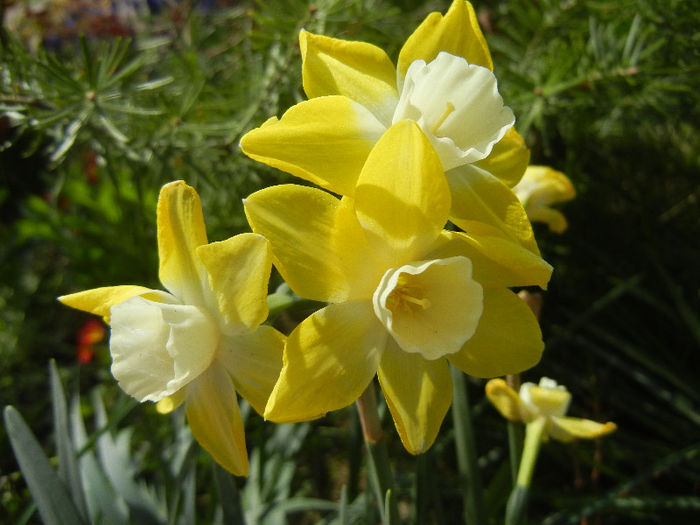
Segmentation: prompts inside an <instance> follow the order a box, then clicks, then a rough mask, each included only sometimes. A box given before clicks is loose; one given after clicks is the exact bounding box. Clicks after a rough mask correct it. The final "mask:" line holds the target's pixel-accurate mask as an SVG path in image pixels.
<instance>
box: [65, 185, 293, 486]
mask: <svg viewBox="0 0 700 525" xmlns="http://www.w3.org/2000/svg"><path fill="white" fill-rule="evenodd" d="M158 255H159V258H160V269H159V277H160V280H161V282H162V283H163V285H164V286H165V288H166V290H167V292H166V291H162V290H151V289H148V288H143V287H141V286H129V285H127V286H109V287H104V288H95V289H93V290H86V291H84V292H79V293H75V294H71V295H64V296H63V297H59V300H60V301H61V302H62V303H64V304H66V305H68V306H71V307H73V308H77V309H79V310H84V311H87V312H91V313H93V314H96V315H101V316H103V317H104V318H105V321H107V322H108V323H109V324H110V325H111V336H110V342H109V346H110V352H111V354H112V374H113V375H114V377H115V378H116V379H117V381H118V382H119V386H121V388H122V389H123V390H124V391H125V392H126V393H128V394H130V395H132V396H133V397H135V398H136V399H138V400H139V401H156V402H159V405H158V408H159V410H160V411H168V410H172V409H173V408H175V407H177V406H178V405H179V404H180V403H182V402H183V401H184V402H185V410H186V414H187V420H188V422H189V425H190V428H191V429H192V433H193V434H194V437H195V438H196V439H197V441H199V443H200V444H201V445H202V446H203V447H204V448H205V449H206V450H207V451H208V452H209V453H210V454H211V455H212V456H213V457H214V459H216V461H217V462H219V463H220V464H221V465H222V466H223V467H225V468H226V469H227V470H229V471H230V472H232V473H233V474H237V475H247V474H248V455H247V452H246V447H245V438H244V431H243V420H242V418H241V414H240V412H239V409H238V401H237V398H236V392H238V393H240V394H241V395H242V396H243V397H244V398H245V399H246V400H247V401H248V402H249V403H250V404H251V405H252V406H253V408H255V409H256V410H257V411H258V412H260V413H262V411H263V409H264V407H265V403H266V402H267V399H268V396H269V394H270V391H271V390H272V386H273V385H274V383H275V381H276V379H277V376H278V375H279V371H280V368H281V367H282V348H283V347H284V336H283V335H282V334H280V333H279V332H277V331H276V330H274V329H273V328H271V327H269V326H264V325H261V323H262V322H263V321H265V319H266V318H267V313H268V311H267V303H266V301H265V299H266V296H267V286H268V279H269V276H270V270H271V267H272V259H271V254H270V251H269V246H268V242H267V241H266V240H265V239H264V238H262V237H261V236H260V235H256V234H253V233H244V234H241V235H236V236H235V237H231V238H230V239H228V240H225V241H221V242H214V243H209V244H207V236H206V230H205V227H204V218H203V216H202V208H201V205H200V202H199V196H198V195H197V193H196V192H195V190H194V189H193V188H191V187H190V186H187V185H186V184H185V183H184V182H182V181H178V182H172V183H170V184H167V185H165V186H164V187H163V189H162V190H161V192H160V198H159V200H158Z"/></svg>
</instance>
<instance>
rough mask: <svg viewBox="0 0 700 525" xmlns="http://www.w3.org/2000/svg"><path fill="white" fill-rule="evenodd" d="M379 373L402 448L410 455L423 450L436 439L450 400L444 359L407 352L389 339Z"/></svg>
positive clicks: (450, 393) (448, 377)
mask: <svg viewBox="0 0 700 525" xmlns="http://www.w3.org/2000/svg"><path fill="white" fill-rule="evenodd" d="M378 375H379V383H380V385H381V387H382V391H383V392H384V397H385V398H386V402H387V405H389V410H390V411H391V415H392V416H393V418H394V423H395V425H396V430H397V431H398V433H399V436H400V437H401V442H402V443H403V445H404V447H406V450H408V451H409V452H410V453H411V454H420V453H421V452H425V451H426V450H428V449H429V448H430V446H431V445H432V444H433V442H434V441H435V438H436V437H437V434H438V431H439V430H440V425H441V424H442V420H443V419H444V418H445V414H446V413H447V409H448V408H450V403H451V402H452V379H451V378H450V370H449V367H448V365H447V361H446V360H445V359H436V360H434V361H428V360H426V359H424V358H423V357H422V356H421V355H419V354H408V353H406V352H404V351H403V350H401V349H400V348H399V347H398V346H397V345H396V343H395V342H393V340H392V339H389V342H388V344H387V348H386V350H385V351H384V354H383V355H382V359H381V362H380V364H379V374H378Z"/></svg>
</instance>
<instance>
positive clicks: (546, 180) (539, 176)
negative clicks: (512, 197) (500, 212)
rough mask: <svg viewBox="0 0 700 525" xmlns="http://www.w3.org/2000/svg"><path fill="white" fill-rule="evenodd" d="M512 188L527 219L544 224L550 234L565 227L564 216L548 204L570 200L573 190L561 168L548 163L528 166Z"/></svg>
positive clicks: (574, 191)
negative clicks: (559, 169) (555, 168)
mask: <svg viewBox="0 0 700 525" xmlns="http://www.w3.org/2000/svg"><path fill="white" fill-rule="evenodd" d="M513 191H514V192H515V194H516V195H517V196H518V199H520V202H522V203H523V206H524V207H525V211H526V212H527V216H528V217H529V218H530V220H531V221H533V222H535V221H538V222H544V223H546V224H547V226H549V229H550V230H551V231H553V232H554V233H562V232H563V231H564V230H566V228H567V226H568V224H567V222H566V217H564V215H562V213H561V212H560V211H559V210H555V209H554V208H552V207H551V205H552V204H556V203H558V202H564V201H568V200H571V199H573V198H574V197H575V196H576V190H574V185H573V184H571V181H570V180H569V178H568V177H567V176H566V175H564V174H563V173H562V172H561V171H556V170H553V169H552V168H550V167H549V166H529V167H528V168H527V170H525V174H524V175H523V178H522V179H520V182H518V184H516V185H515V186H514V187H513Z"/></svg>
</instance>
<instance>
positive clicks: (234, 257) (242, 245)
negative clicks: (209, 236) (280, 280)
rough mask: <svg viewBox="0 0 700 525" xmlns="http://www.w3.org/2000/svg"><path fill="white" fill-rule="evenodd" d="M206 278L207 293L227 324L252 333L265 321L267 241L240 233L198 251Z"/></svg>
mask: <svg viewBox="0 0 700 525" xmlns="http://www.w3.org/2000/svg"><path fill="white" fill-rule="evenodd" d="M197 256H198V257H199V259H200V260H201V261H202V264H204V267H205V268H206V271H207V274H208V276H209V288H210V294H211V295H212V296H213V297H214V298H215V301H216V306H218V310H219V312H220V313H221V315H222V317H223V319H224V321H225V322H226V323H227V324H230V325H233V326H232V328H233V329H235V328H238V329H241V330H253V329H255V328H257V326H258V325H259V324H260V323H262V322H263V321H265V319H266V318H267V312H268V310H267V288H268V280H269V279H270V270H271V269H272V255H271V253H270V248H269V246H268V242H267V240H266V239H265V238H264V237H262V236H260V235H256V234H254V233H242V234H240V235H236V236H235V237H231V238H230V239H227V240H225V241H221V242H213V243H210V244H205V245H203V246H200V247H199V248H197Z"/></svg>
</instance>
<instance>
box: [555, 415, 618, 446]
mask: <svg viewBox="0 0 700 525" xmlns="http://www.w3.org/2000/svg"><path fill="white" fill-rule="evenodd" d="M615 430H617V425H616V424H615V423H613V422H611V421H608V422H607V423H597V422H595V421H591V420H590V419H580V418H577V417H556V418H552V420H551V425H550V426H549V428H548V429H547V431H548V433H549V435H550V436H551V437H553V438H554V439H557V440H559V441H564V442H567V441H571V440H573V439H575V438H582V439H596V438H599V437H602V436H605V435H606V434H611V433H612V432H615Z"/></svg>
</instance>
